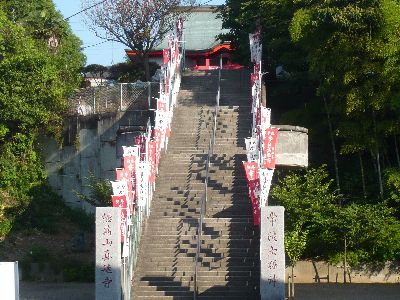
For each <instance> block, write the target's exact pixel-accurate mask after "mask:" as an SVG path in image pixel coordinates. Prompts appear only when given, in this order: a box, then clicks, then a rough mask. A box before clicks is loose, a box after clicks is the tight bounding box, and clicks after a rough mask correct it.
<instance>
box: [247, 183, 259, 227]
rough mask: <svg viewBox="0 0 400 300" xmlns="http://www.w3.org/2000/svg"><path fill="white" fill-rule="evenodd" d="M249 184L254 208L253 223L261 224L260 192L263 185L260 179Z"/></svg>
mask: <svg viewBox="0 0 400 300" xmlns="http://www.w3.org/2000/svg"><path fill="white" fill-rule="evenodd" d="M248 185H249V194H250V201H251V206H252V208H253V224H254V225H256V226H258V225H260V217H261V211H260V192H261V186H260V181H259V180H258V179H256V180H252V181H250V182H249V183H248Z"/></svg>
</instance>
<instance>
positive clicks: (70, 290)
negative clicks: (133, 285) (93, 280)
mask: <svg viewBox="0 0 400 300" xmlns="http://www.w3.org/2000/svg"><path fill="white" fill-rule="evenodd" d="M20 299H21V300H92V299H94V284H90V283H23V282H22V283H21V284H20ZM294 299H295V300H399V299H400V284H334V283H330V284H326V283H319V284H318V283H315V284H297V285H296V286H295V298H294ZM243 300H245V299H243Z"/></svg>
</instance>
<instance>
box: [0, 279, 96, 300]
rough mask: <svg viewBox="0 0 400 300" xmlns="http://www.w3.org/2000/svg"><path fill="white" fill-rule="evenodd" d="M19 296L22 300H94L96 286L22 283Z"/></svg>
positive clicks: (87, 284) (86, 284) (91, 284)
mask: <svg viewBox="0 0 400 300" xmlns="http://www.w3.org/2000/svg"><path fill="white" fill-rule="evenodd" d="M19 294H20V300H92V299H94V284H93V283H40V282H20V286H19ZM0 298H1V296H0Z"/></svg>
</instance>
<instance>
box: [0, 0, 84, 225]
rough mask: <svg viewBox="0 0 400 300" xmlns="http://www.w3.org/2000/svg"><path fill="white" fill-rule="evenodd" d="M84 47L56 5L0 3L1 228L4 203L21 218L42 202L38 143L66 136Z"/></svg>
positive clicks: (33, 0) (44, 0) (42, 177)
mask: <svg viewBox="0 0 400 300" xmlns="http://www.w3.org/2000/svg"><path fill="white" fill-rule="evenodd" d="M49 22H50V23H49ZM50 37H56V38H57V40H58V46H57V47H55V48H52V49H50V48H49V46H48V42H49V38H50ZM80 46H81V43H80V41H79V39H78V38H77V37H76V36H74V35H73V34H72V31H71V29H70V28H69V25H68V24H67V23H66V22H65V21H63V18H62V16H61V15H60V14H59V13H58V12H57V11H56V9H55V7H54V4H53V3H52V1H49V0H29V1H25V2H24V5H21V3H20V2H19V1H13V0H10V1H0V52H2V54H3V59H2V60H1V61H0V225H1V222H2V221H3V218H4V215H3V204H4V203H5V202H7V203H8V204H9V205H10V206H11V209H10V211H12V212H13V214H19V213H21V212H22V211H23V210H26V209H27V207H28V206H29V204H30V203H31V201H35V200H37V197H41V196H40V194H38V193H36V192H35V194H34V192H33V189H35V188H38V187H42V186H44V185H45V184H46V176H45V172H44V166H43V163H42V161H41V155H40V152H39V151H38V148H40V145H39V143H38V139H37V138H38V136H39V135H40V134H43V133H44V134H46V133H51V134H55V135H58V136H61V133H62V126H61V125H62V114H63V112H64V110H65V108H66V106H67V101H66V98H67V96H68V95H69V94H70V93H72V91H73V90H74V89H75V88H77V87H78V86H79V83H80V81H81V75H80V70H81V68H82V67H83V65H84V61H85V58H84V55H83V54H82V52H81V50H80ZM6 217H7V216H6ZM8 217H10V218H11V216H8ZM8 220H10V219H8Z"/></svg>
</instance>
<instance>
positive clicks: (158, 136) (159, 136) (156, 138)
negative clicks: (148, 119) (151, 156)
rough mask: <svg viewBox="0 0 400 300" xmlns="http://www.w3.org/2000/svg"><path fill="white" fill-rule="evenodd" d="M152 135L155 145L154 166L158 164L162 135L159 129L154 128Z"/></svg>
mask: <svg viewBox="0 0 400 300" xmlns="http://www.w3.org/2000/svg"><path fill="white" fill-rule="evenodd" d="M153 134H154V143H155V144H156V165H158V163H159V162H160V153H161V139H162V133H161V130H160V129H158V128H154V130H153Z"/></svg>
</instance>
